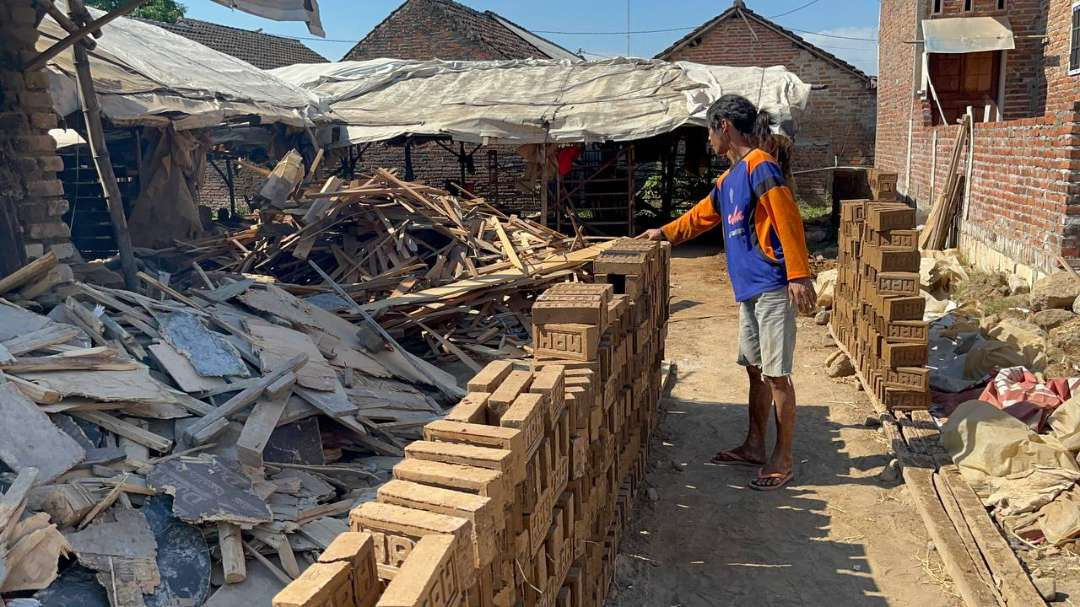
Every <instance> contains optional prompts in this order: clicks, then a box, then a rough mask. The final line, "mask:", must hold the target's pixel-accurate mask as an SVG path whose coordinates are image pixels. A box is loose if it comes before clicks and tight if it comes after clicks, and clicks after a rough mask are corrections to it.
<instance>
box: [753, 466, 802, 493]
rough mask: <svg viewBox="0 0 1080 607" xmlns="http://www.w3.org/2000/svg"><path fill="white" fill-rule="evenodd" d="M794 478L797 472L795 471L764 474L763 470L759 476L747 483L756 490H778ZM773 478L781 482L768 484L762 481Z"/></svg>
mask: <svg viewBox="0 0 1080 607" xmlns="http://www.w3.org/2000/svg"><path fill="white" fill-rule="evenodd" d="M794 478H795V472H794V471H788V472H771V473H769V474H762V473H761V472H758V475H757V478H755V479H751V480H750V482H749V483H747V486H748V487H750V488H751V489H753V490H754V491H776V490H777V489H780V488H782V487H783V486H784V485H786V484H788V483H790V482H791V481H792V480H793V479H794ZM773 479H778V480H779V482H777V483H775V484H773V483H770V484H768V485H766V484H763V483H762V482H761V481H766V480H773Z"/></svg>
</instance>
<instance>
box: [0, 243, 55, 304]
mask: <svg viewBox="0 0 1080 607" xmlns="http://www.w3.org/2000/svg"><path fill="white" fill-rule="evenodd" d="M56 264H57V259H56V254H55V253H53V252H52V251H49V252H48V253H46V254H44V255H42V256H41V257H38V258H37V259H35V260H34V261H31V262H30V263H28V264H26V265H25V266H23V267H21V268H19V269H18V270H15V271H14V272H12V273H10V274H8V275H7V276H5V277H4V278H0V294H3V293H7V292H8V291H11V290H13V289H17V288H18V287H21V286H23V285H24V284H26V283H28V282H30V281H31V280H34V279H35V278H37V277H39V276H41V275H43V274H45V273H46V272H48V271H49V270H51V269H53V268H54V267H56Z"/></svg>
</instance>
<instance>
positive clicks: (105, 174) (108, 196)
mask: <svg viewBox="0 0 1080 607" xmlns="http://www.w3.org/2000/svg"><path fill="white" fill-rule="evenodd" d="M69 1H70V2H71V7H70V8H71V10H70V12H71V15H72V17H73V18H75V17H76V15H77V10H76V9H83V10H85V8H84V7H83V6H82V1H81V0H69ZM143 1H144V0H132V1H131V2H129V3H127V4H126V5H124V6H123V7H121V8H119V9H117V10H115V11H113V12H111V13H109V14H108V15H106V16H105V17H102V18H101V19H97V20H95V21H93V22H91V23H90V24H89V25H87V26H85V27H84V28H83V30H80V31H81V32H83V36H82V37H85V36H86V35H89V34H90V32H92V31H94V30H96V29H100V27H101V25H104V23H107V22H108V21H105V22H102V21H103V20H104V19H106V18H107V17H110V16H112V15H115V16H114V17H113V19H115V18H116V17H119V16H121V15H122V14H123V12H130V11H132V10H134V9H135V7H137V6H139V5H140V4H142V2H143ZM110 20H111V19H110ZM95 25H96V27H94V26H95ZM73 36H75V34H72V35H71V36H68V37H67V38H65V39H64V40H68V39H70V38H72V37H73ZM81 39H82V38H78V39H77V40H74V41H73V43H74V42H77V41H78V40H81ZM61 42H63V41H61ZM58 44H59V43H58ZM53 48H55V45H54V47H53ZM49 50H52V49H49ZM61 50H62V49H61ZM72 50H73V51H74V53H75V81H76V83H77V85H78V90H79V103H80V105H81V106H82V110H83V121H84V122H85V123H86V140H87V143H89V144H90V155H91V156H92V157H93V159H94V166H95V167H96V168H97V173H98V178H99V179H100V180H101V189H102V193H103V194H104V195H105V202H106V203H107V204H108V207H109V218H110V219H111V220H112V226H113V235H114V236H115V237H116V247H117V249H119V251H120V267H121V270H122V271H123V274H124V286H125V287H127V288H128V289H129V290H131V291H134V290H136V289H138V286H139V282H138V280H136V278H135V273H136V272H137V269H136V267H135V254H134V253H133V251H132V246H131V233H130V232H128V225H127V216H126V215H125V214H124V200H123V198H121V196H120V185H119V184H117V182H116V173H114V172H113V166H112V158H110V157H109V148H108V147H107V146H106V145H105V130H104V128H103V127H102V126H101V107H100V106H99V105H98V98H97V92H95V91H94V79H93V76H91V74H90V59H89V56H88V55H87V54H86V48H84V47H83V46H82V45H81V44H75V45H74V47H73V49H72ZM48 52H49V51H45V53H42V55H45V54H47V53H48ZM57 52H59V51H57ZM47 60H48V58H46V61H47Z"/></svg>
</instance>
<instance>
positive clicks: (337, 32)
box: [182, 0, 879, 75]
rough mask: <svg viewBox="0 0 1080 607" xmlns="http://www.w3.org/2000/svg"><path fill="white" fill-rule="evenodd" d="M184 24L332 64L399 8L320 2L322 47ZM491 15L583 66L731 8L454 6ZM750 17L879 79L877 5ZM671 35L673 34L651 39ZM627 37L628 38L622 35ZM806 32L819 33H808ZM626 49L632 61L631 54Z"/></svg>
mask: <svg viewBox="0 0 1080 607" xmlns="http://www.w3.org/2000/svg"><path fill="white" fill-rule="evenodd" d="M182 1H183V4H184V5H185V6H186V7H187V16H188V17H191V18H194V19H203V20H205V21H212V22H214V23H221V24H224V25H231V26H233V27H239V28H244V29H260V28H261V29H262V31H264V32H267V33H270V34H278V35H282V36H289V37H293V38H298V39H300V40H301V41H302V42H303V43H304V44H306V45H308V46H310V47H311V48H312V49H314V50H315V51H316V52H318V53H319V54H320V55H322V56H324V57H326V58H327V59H330V60H331V61H336V60H339V59H341V57H342V56H343V55H344V54H345V53H346V52H348V50H349V49H350V48H352V46H353V45H354V44H355V43H356V42H357V41H358V40H360V39H361V38H363V37H364V36H365V35H367V33H368V32H370V31H371V29H372V28H373V27H374V26H375V25H376V24H378V23H379V22H380V21H382V20H383V19H384V18H385V17H386V16H387V15H388V14H390V12H391V11H393V10H394V9H395V8H397V7H398V6H399V5H401V3H402V2H404V0H319V8H320V11H321V14H322V23H323V28H324V29H325V30H326V40H319V39H316V38H314V37H312V36H311V34H310V33H308V31H307V27H306V26H305V25H304V24H302V23H288V22H279V21H270V20H268V19H263V18H260V17H256V16H253V15H248V14H246V13H242V12H239V11H234V10H232V9H229V8H226V7H224V6H222V5H220V4H216V3H214V2H211V0H182ZM459 1H461V2H462V3H463V4H466V5H468V6H470V7H472V8H474V9H476V10H480V11H484V10H490V11H494V12H496V13H499V14H500V15H502V16H504V17H506V18H507V19H509V20H511V21H513V22H515V23H517V24H518V25H520V26H522V27H524V28H526V29H529V30H532V31H533V32H536V33H537V34H540V35H542V36H544V37H545V38H548V39H549V40H552V41H554V42H556V43H558V44H560V45H562V46H564V47H566V48H568V49H570V50H571V51H578V50H581V51H582V52H584V53H586V57H588V58H601V57H607V56H625V55H627V54H630V55H631V56H635V57H652V56H654V55H656V53H658V52H660V51H662V50H664V49H665V48H667V47H668V46H669V45H670V44H671V43H672V42H674V41H676V40H678V39H679V38H681V37H683V36H684V35H686V34H687V33H689V32H690V31H692V30H693V29H695V28H696V27H698V26H699V25H701V24H702V23H704V22H706V21H708V20H709V19H711V18H713V17H715V16H716V15H718V14H720V13H722V12H724V11H725V10H727V9H728V8H729V7H730V6H731V1H730V0H712V1H706V0H667V1H666V2H658V1H655V0H545V1H543V2H539V1H536V0H459ZM746 5H747V7H749V8H750V9H751V10H753V11H754V12H756V13H758V14H759V15H763V16H765V17H769V18H771V19H773V20H774V21H776V22H777V23H779V24H780V25H782V26H784V27H786V28H788V29H792V30H803V31H800V32H797V33H798V34H799V35H801V36H803V37H804V38H806V39H807V40H808V41H809V42H811V43H813V44H815V45H817V46H820V47H821V48H824V49H825V50H828V51H829V52H831V53H833V54H834V55H837V56H838V57H840V58H842V59H844V60H846V61H848V62H849V63H851V64H853V65H855V66H856V67H858V68H860V69H862V70H863V71H864V72H867V73H869V74H873V75H876V74H877V43H876V42H874V40H876V39H877V32H878V7H879V2H878V0H746ZM656 30H670V31H656ZM628 31H629V32H632V33H631V34H630V35H629V36H627V34H626V32H628ZM805 32H816V33H817V34H814V33H805ZM628 48H629V53H628V50H627V49H628Z"/></svg>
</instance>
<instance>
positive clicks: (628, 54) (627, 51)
mask: <svg viewBox="0 0 1080 607" xmlns="http://www.w3.org/2000/svg"><path fill="white" fill-rule="evenodd" d="M626 56H627V57H629V56H630V0H626Z"/></svg>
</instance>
